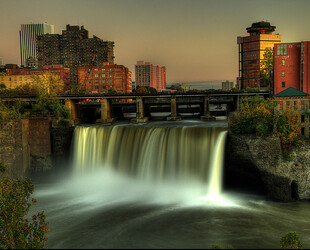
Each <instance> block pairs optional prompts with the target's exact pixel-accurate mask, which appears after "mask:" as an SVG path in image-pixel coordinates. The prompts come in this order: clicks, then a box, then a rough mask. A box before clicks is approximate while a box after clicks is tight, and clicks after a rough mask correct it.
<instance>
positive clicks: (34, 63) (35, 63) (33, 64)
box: [26, 56, 38, 69]
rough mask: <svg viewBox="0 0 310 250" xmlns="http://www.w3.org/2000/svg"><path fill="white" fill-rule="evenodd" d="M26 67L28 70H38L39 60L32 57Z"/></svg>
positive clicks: (27, 61)
mask: <svg viewBox="0 0 310 250" xmlns="http://www.w3.org/2000/svg"><path fill="white" fill-rule="evenodd" d="M26 67H27V68H32V69H37V68H38V59H37V58H35V57H34V56H30V57H29V58H28V59H27V60H26Z"/></svg>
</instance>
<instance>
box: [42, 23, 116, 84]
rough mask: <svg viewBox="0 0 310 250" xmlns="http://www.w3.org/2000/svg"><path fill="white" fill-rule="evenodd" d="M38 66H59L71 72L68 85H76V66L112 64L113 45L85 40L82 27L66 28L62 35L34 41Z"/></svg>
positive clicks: (100, 40)
mask: <svg viewBox="0 0 310 250" xmlns="http://www.w3.org/2000/svg"><path fill="white" fill-rule="evenodd" d="M37 51H38V66H39V68H40V67H43V66H44V65H53V64H61V65H64V67H66V68H70V81H71V85H72V84H77V83H78V67H79V66H96V65H102V63H103V62H108V63H111V64H113V63H114V42H113V41H103V40H102V39H100V38H98V37H96V36H93V38H89V37H88V31H87V30H86V29H84V26H81V28H80V27H79V26H71V25H69V24H68V25H67V26H66V30H63V31H62V34H61V35H60V34H54V35H50V34H47V35H41V36H38V39H37Z"/></svg>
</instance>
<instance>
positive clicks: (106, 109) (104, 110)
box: [96, 98, 115, 123]
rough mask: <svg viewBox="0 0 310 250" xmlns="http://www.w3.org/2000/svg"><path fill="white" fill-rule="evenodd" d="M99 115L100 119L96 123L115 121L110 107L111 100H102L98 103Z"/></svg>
mask: <svg viewBox="0 0 310 250" xmlns="http://www.w3.org/2000/svg"><path fill="white" fill-rule="evenodd" d="M100 103H101V107H100V113H101V119H97V121H96V123H111V122H113V121H115V118H114V117H112V116H113V107H112V100H111V99H108V98H103V99H101V101H100Z"/></svg>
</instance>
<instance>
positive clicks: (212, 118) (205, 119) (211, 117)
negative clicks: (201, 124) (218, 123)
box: [200, 115, 216, 121]
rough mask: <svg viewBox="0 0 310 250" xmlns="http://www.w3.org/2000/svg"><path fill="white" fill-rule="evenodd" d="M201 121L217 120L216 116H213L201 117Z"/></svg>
mask: <svg viewBox="0 0 310 250" xmlns="http://www.w3.org/2000/svg"><path fill="white" fill-rule="evenodd" d="M200 120H202V121H214V120H216V118H215V116H212V115H210V116H200Z"/></svg>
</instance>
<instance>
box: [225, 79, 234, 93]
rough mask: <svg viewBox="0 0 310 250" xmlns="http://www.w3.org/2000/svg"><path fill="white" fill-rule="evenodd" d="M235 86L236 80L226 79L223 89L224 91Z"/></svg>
mask: <svg viewBox="0 0 310 250" xmlns="http://www.w3.org/2000/svg"><path fill="white" fill-rule="evenodd" d="M234 87H235V84H234V82H230V81H228V80H226V81H225V82H222V90H223V91H230V90H232V89H233V88H234Z"/></svg>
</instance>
